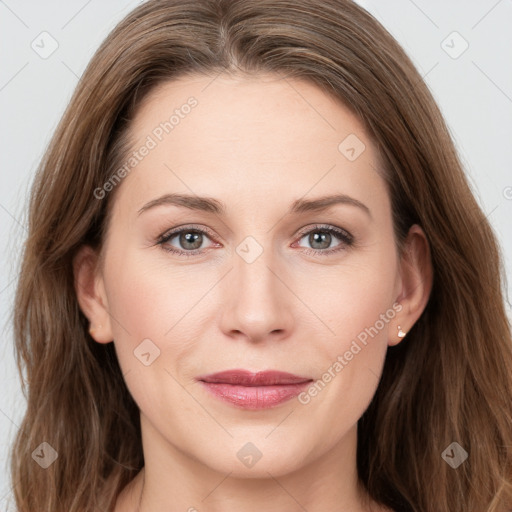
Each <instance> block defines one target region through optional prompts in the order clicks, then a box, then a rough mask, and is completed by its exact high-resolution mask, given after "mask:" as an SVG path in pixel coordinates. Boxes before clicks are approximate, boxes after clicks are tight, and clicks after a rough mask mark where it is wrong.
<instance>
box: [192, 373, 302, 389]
mask: <svg viewBox="0 0 512 512" xmlns="http://www.w3.org/2000/svg"><path fill="white" fill-rule="evenodd" d="M197 380H200V381H203V382H213V383H215V382H216V383H224V384H239V385H241V386H273V385H283V384H299V383H301V382H309V381H311V380H312V379H310V378H309V377H300V376H299V375H293V374H292V373H287V372H279V371H275V370H268V371H263V372H256V373H254V372H250V371H248V370H226V371H223V372H218V373H212V374H210V375H204V376H201V377H197Z"/></svg>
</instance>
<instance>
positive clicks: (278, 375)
mask: <svg viewBox="0 0 512 512" xmlns="http://www.w3.org/2000/svg"><path fill="white" fill-rule="evenodd" d="M197 380H198V381H199V382H201V383H202V385H204V386H205V387H206V389H208V391H209V392H210V393H212V394H213V395H215V396H216V397H217V398H220V399H221V400H224V401H226V402H228V403H231V404H232V405H235V406H237V407H241V408H243V409H267V408H269V407H274V406H276V405H279V404H281V403H283V402H286V401H287V400H290V399H291V398H293V397H295V396H297V395H298V394H299V393H300V392H301V391H302V390H303V389H304V388H305V387H307V385H308V384H309V383H310V382H311V381H312V380H313V379H310V378H307V377H300V376H298V375H293V374H291V373H286V372H278V371H265V372H258V373H252V372H250V371H247V370H228V371H224V372H219V373H213V374H211V375H205V376H201V377H198V378H197Z"/></svg>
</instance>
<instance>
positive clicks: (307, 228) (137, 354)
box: [90, 75, 410, 476]
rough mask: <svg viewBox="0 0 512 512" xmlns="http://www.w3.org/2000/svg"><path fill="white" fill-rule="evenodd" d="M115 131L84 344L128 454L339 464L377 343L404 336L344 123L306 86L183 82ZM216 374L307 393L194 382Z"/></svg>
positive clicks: (381, 212)
mask: <svg viewBox="0 0 512 512" xmlns="http://www.w3.org/2000/svg"><path fill="white" fill-rule="evenodd" d="M171 116H173V117H171ZM131 134H132V137H133V146H132V149H133V151H135V152H136V154H131V155H128V156H127V161H128V159H129V158H130V157H131V158H132V160H131V167H129V166H128V167H126V168H125V171H126V169H129V171H128V172H126V176H125V177H124V178H122V180H121V182H120V183H119V184H115V185H112V184H111V185H110V186H109V185H106V186H105V187H104V188H102V191H101V192H100V191H97V193H95V195H96V196H98V197H99V199H94V200H103V201H104V200H106V197H104V196H105V195H106V193H108V192H110V193H111V191H110V189H111V188H115V189H116V190H115V192H116V196H115V201H114V203H113V210H112V217H111V221H110V224H109V229H108V234H107V237H106V242H105V245H104V248H103V251H104V262H103V265H102V268H101V269H100V272H99V274H98V281H97V284H98V285H99V287H98V288H97V289H98V290H100V292H99V293H100V295H101V303H102V307H104V309H105V314H103V316H102V313H101V312H98V309H96V310H95V311H96V312H93V313H92V314H91V315H90V319H91V322H92V323H93V325H94V327H95V328H96V329H97V332H96V339H97V341H100V342H107V341H110V340H112V339H113V340H114V344H115V348H116V352H117V355H118V358H119V362H120V365H121V368H122V371H123V373H124V376H125V380H126V384H127V386H128V388H129V390H130V392H131V394H132V395H133V398H134V399H135V401H136V402H137V404H138V406H139V407H140V411H141V421H142V428H143V439H144V443H145V451H146V452H149V451H150V450H153V453H154V456H155V457H161V456H163V453H165V452H167V453H169V454H170V453H180V454H181V455H184V456H187V457H188V458H189V459H193V460H194V461H196V462H199V463H202V464H204V465H206V466H208V467H210V468H212V469H215V470H217V471H220V472H223V473H228V472H231V474H232V475H236V474H239V475H241V476H258V475H263V476H268V474H267V471H268V472H270V473H271V474H272V475H274V476H278V475H280V474H284V473H288V472H290V471H293V470H295V469H297V468H299V467H300V466H304V465H306V464H308V463H310V462H312V461H314V460H316V459H318V458H319V457H321V456H322V455H325V454H327V453H332V454H336V453H337V454H338V455H339V454H341V453H343V450H345V452H344V453H345V454H346V453H347V452H346V450H347V446H348V444H347V440H350V443H349V445H350V446H351V448H350V449H351V450H353V447H354V441H355V439H356V438H355V433H356V425H357V421H358V419H359V418H360V417H361V415H362V414H363V412H364V411H365V409H366V408H367V406H368V405H369V403H370V401H371V399H372V397H373V395H374V393H375V391H376V388H377V385H378V382H379V378H380V375H381V370H382V366H383V362H384V357H385V354H386V349H387V346H388V345H390V344H395V343H397V342H398V341H399V338H398V336H397V332H398V330H397V326H398V325H399V324H401V325H402V328H403V329H405V328H409V327H410V325H407V324H408V318H407V317H405V316H403V313H404V310H403V311H402V313H401V312H400V310H401V309H402V307H403V301H401V300H400V298H401V297H403V280H402V277H401V272H400V259H399V256H398V253H397V249H396V246H395V239H394V236H393V225H392V219H391V208H390V199H389V196H388V193H387V189H386V186H385V182H384V180H383V179H382V177H381V176H380V175H379V166H380V163H379V159H378V155H377V153H376V151H375V149H374V146H373V145H372V143H371V141H370V139H369V138H368V136H367V134H366V133H365V131H364V129H363V126H362V125H361V123H360V122H359V121H358V120H357V118H356V117H355V116H354V115H352V114H351V112H350V111H349V110H348V109H346V108H345V107H343V106H342V105H341V104H339V103H337V102H335V101H334V100H333V99H331V98H330V97H328V96H327V95H325V93H323V92H322V91H321V90H320V89H318V88H316V87H315V86H314V85H311V84H308V83H306V82H302V81H298V80H289V79H286V80H285V79H279V78H277V77H270V76H267V77H263V76H259V77H258V78H253V79H247V78H244V79H242V78H237V79H235V78H229V77H226V76H224V75H221V76H219V77H217V78H216V79H212V78H208V77H199V76H197V77H196V76H194V77H187V78H183V79H180V80H177V81H172V82H169V83H166V84H165V85H163V86H160V87H159V88H158V89H156V90H154V91H153V92H152V94H151V95H150V96H148V97H147V98H146V100H145V101H144V103H143V104H142V105H141V108H140V110H139V111H138V114H137V116H136V118H135V120H134V122H133V123H132V125H131ZM143 147H146V148H147V149H146V150H144V149H141V148H143ZM135 159H136V160H135ZM134 164H135V165H134ZM119 174H120V177H122V176H123V174H124V173H123V172H120V173H119ZM103 191H105V192H103ZM171 194H172V195H175V196H174V197H175V198H174V200H171ZM177 196H187V197H188V200H186V201H185V200H184V199H183V198H181V199H180V198H178V197H177ZM333 197H337V198H338V199H340V201H339V202H335V201H333V200H331V199H329V198H333ZM200 198H207V199H208V202H206V199H205V200H203V199H200ZM319 199H323V200H324V201H323V203H322V202H318V201H319ZM210 202H212V203H213V205H212V204H210ZM317 202H318V203H317ZM322 204H324V207H322V208H321V206H322ZM186 205H188V206H186ZM178 228H179V229H183V232H182V233H181V236H180V234H179V233H178V234H174V235H173V236H168V237H167V238H166V239H164V238H163V237H165V236H166V235H167V234H169V233H170V232H171V231H173V230H176V229H178ZM329 230H332V231H329ZM400 302H401V304H400ZM106 312H108V313H106ZM98 324H101V328H100V327H99V325H98ZM233 369H238V370H240V369H245V370H247V371H249V372H254V373H256V372H261V371H266V370H274V371H281V372H288V373H291V374H294V375H296V376H299V377H302V378H303V380H304V379H306V380H307V379H309V380H310V382H309V384H302V385H299V386H297V385H296V386H294V387H291V386H285V385H284V384H282V383H281V384H276V385H274V386H271V387H268V388H266V389H265V388H264V387H262V386H260V387H258V389H255V388H253V389H252V390H251V389H247V387H245V389H242V387H243V386H241V387H240V386H239V387H236V388H235V387H231V388H230V387H229V385H226V384H225V385H224V386H223V387H222V385H221V386H219V385H215V384H210V385H206V384H205V383H204V382H201V381H200V380H198V379H199V377H204V376H205V375H210V374H213V373H217V372H223V371H226V370H233ZM329 377H330V378H329ZM317 381H318V382H317ZM315 383H316V384H315ZM279 386H281V387H279ZM215 390H216V392H217V394H216V393H215V392H214V391H215ZM281 390H282V393H281ZM315 390H316V391H315ZM299 391H300V394H298V393H299ZM218 393H220V394H221V395H222V394H223V393H224V398H222V397H219V395H218ZM276 397H277V398H276ZM283 397H285V398H283ZM278 398H281V399H282V400H281V401H280V400H279V399H278ZM350 453H351V456H352V455H353V452H350ZM260 457H261V459H260V460H258V459H259V458H260Z"/></svg>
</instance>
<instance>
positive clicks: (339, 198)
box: [138, 194, 372, 218]
mask: <svg viewBox="0 0 512 512" xmlns="http://www.w3.org/2000/svg"><path fill="white" fill-rule="evenodd" d="M337 204H346V205H350V206H355V207H357V208H360V209H361V210H363V211H364V212H365V213H366V214H367V215H368V216H369V217H370V218H371V217H372V214H371V212H370V209H369V208H368V207H367V206H366V205H365V204H363V203H362V202H361V201H359V200H357V199H355V198H353V197H350V196H347V195H345V194H334V195H329V196H322V197H318V198H316V199H297V200H296V201H294V202H293V203H292V205H291V206H290V209H289V213H290V214H297V213H306V212H319V211H324V210H327V209H329V208H331V207H332V206H334V205H337ZM162 205H174V206H181V207H184V208H188V209H190V210H197V211H204V212H208V213H214V214H217V215H224V214H225V212H226V206H225V204H224V203H223V202H222V201H219V200H217V199H214V198H213V197H200V196H195V195H188V194H165V195H163V196H161V197H158V198H156V199H153V200H152V201H149V202H148V203H146V204H145V205H144V206H143V207H142V208H141V209H140V210H139V211H138V215H140V214H142V213H143V212H145V211H147V210H149V209H150V208H154V207H156V206H162Z"/></svg>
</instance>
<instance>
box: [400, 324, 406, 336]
mask: <svg viewBox="0 0 512 512" xmlns="http://www.w3.org/2000/svg"><path fill="white" fill-rule="evenodd" d="M406 334H407V333H406V332H404V331H402V328H401V327H400V326H398V337H399V338H403V337H405V335H406Z"/></svg>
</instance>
